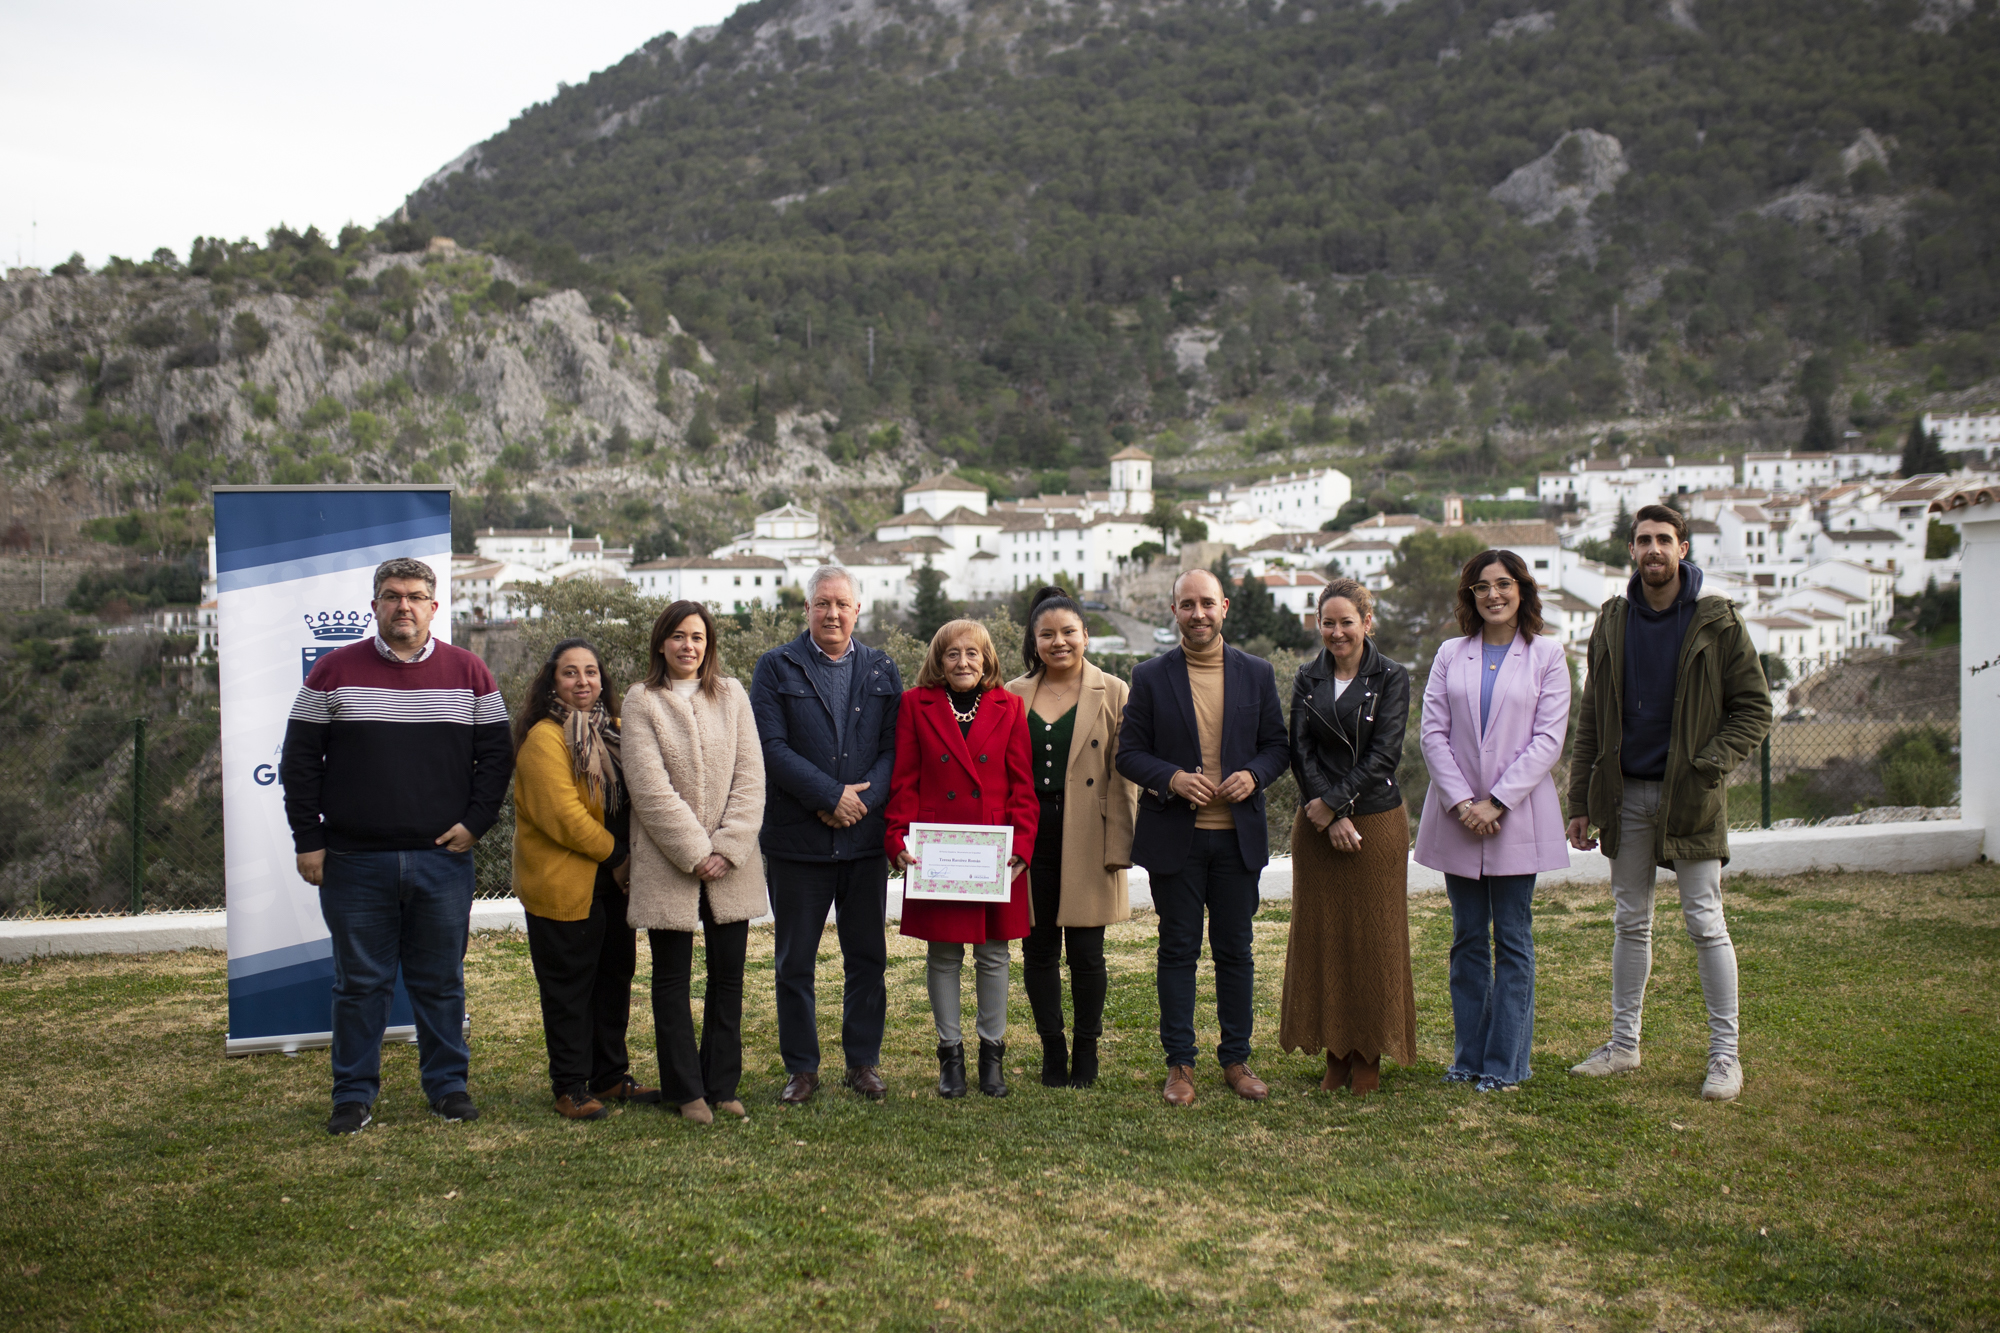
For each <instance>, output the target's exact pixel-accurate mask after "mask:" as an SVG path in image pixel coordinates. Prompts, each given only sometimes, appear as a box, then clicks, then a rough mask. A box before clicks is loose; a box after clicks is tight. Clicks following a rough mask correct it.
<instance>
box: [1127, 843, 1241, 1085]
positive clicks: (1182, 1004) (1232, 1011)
mask: <svg viewBox="0 0 2000 1333" xmlns="http://www.w3.org/2000/svg"><path fill="white" fill-rule="evenodd" d="M1257 880H1258V874H1257V872H1256V871H1255V870H1252V869H1250V868H1249V867H1248V866H1246V865H1244V864H1243V853H1242V850H1241V849H1240V848H1239V847H1238V846H1237V842H1236V830H1234V829H1204V828H1198V829H1196V830H1195V831H1194V845H1193V846H1192V847H1190V848H1189V849H1188V858H1187V862H1186V864H1184V865H1183V866H1182V867H1181V868H1180V869H1179V870H1178V871H1176V872H1175V873H1173V874H1171V875H1155V876H1153V910H1154V911H1156V912H1158V913H1159V914H1160V952H1159V971H1158V975H1157V981H1156V985H1157V986H1158V988H1159V995H1160V1045H1161V1047H1162V1048H1163V1049H1164V1050H1165V1051H1166V1053H1167V1063H1168V1064H1169V1065H1192V1064H1193V1063H1194V993H1195V964H1197V963H1198V962H1200V961H1201V927H1202V914H1203V912H1204V910H1205V911H1206V912H1207V914H1208V952H1209V955H1210V957H1212V958H1214V960H1215V1017H1216V1022H1217V1024H1218V1025H1219V1026H1220V1027H1221V1028H1222V1041H1221V1042H1220V1043H1219V1044H1218V1045H1217V1046H1216V1048H1215V1058H1216V1059H1217V1060H1219V1061H1221V1062H1222V1064H1223V1065H1224V1066H1228V1065H1238V1064H1245V1063H1247V1062H1248V1061H1249V1059H1250V1007H1251V999H1252V994H1253V992H1254V990H1255V988H1256V981H1257V965H1256V963H1255V962H1254V961H1253V960H1252V958H1251V956H1250V936H1251V926H1250V919H1251V918H1252V917H1254V916H1256V915H1257Z"/></svg>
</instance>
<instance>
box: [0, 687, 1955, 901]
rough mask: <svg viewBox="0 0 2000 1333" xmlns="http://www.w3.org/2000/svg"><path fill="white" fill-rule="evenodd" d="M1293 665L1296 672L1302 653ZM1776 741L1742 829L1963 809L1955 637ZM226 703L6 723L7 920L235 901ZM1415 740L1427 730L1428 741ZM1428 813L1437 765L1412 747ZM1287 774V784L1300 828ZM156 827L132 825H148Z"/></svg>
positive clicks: (479, 855)
mask: <svg viewBox="0 0 2000 1333" xmlns="http://www.w3.org/2000/svg"><path fill="white" fill-rule="evenodd" d="M1281 656H1286V657H1287V660H1285V661H1283V662H1280V663H1279V664H1278V665H1280V666H1281V667H1282V668H1284V670H1283V671H1282V672H1281V675H1282V677H1283V679H1284V680H1285V681H1286V682H1287V684H1288V683H1289V679H1290V669H1291V668H1292V667H1293V666H1294V665H1295V663H1294V662H1293V661H1292V660H1289V655H1281ZM1765 669H1766V670H1767V671H1768V672H1769V673H1770V674H1771V676H1772V678H1773V682H1774V683H1773V689H1772V699H1773V703H1774V705H1775V707H1776V711H1777V718H1776V720H1775V721H1774V723H1773V725H1772V728H1771V736H1770V740H1769V742H1768V743H1767V744H1766V745H1765V746H1764V747H1762V748H1761V749H1760V750H1759V752H1758V753H1756V754H1753V755H1752V756H1751V757H1750V758H1749V759H1748V760H1747V761H1745V763H1744V764H1743V765H1742V766H1741V767H1740V768H1739V769H1737V771H1736V772H1735V773H1734V774H1732V775H1731V777H1730V782H1729V819H1730V823H1731V825H1732V826H1733V827H1736V828H1758V827H1796V826H1797V825H1799V824H1802V823H1806V824H1811V823H1873V822H1878V821H1888V820H1892V819H1927V818H1928V819H1936V818H1949V817H1954V816H1955V815H1956V813H1957V811H1956V806H1957V804H1958V783H1959V767H1960V755H1959V719H1958V650H1957V648H1956V647H1945V648H1938V649H1922V650H1915V651H1905V652H1902V653H1897V654H1893V655H1892V654H1873V653H1861V654H1856V655H1854V656H1852V657H1849V658H1847V659H1846V660H1844V661H1842V662H1839V663H1832V664H1829V663H1824V662H1821V661H1819V660H1818V659H1814V658H1806V659H1792V660H1782V659H1770V660H1767V661H1766V663H1765ZM219 736H220V731H219V726H218V721H217V717H216V713H215V709H214V705H213V703H212V702H210V703H206V704H200V705H195V704H191V705H190V706H189V707H188V708H186V709H185V710H183V711H180V712H176V713H172V714H169V715H165V716H153V717H139V718H135V717H131V716H127V715H124V714H121V713H117V712H114V711H111V710H108V709H99V710H96V711H94V712H90V713H86V714H85V715H84V716H82V717H80V718H76V719H73V720H68V721H62V722H54V721H49V722H42V721H38V720H37V718H36V717H35V716H34V715H33V714H24V715H22V716H20V717H17V718H14V719H11V720H9V721H8V722H7V723H6V724H5V728H4V730H0V917H26V916H54V917H75V916H108V915H119V914H124V913H129V912H145V911H185V910H201V909H215V908H220V907H222V906H223V850H222V762H221V748H220V740H219ZM1412 745H1414V742H1412ZM1403 779H1404V783H1405V787H1406V791H1407V792H1408V795H1409V796H1410V798H1411V800H1412V802H1413V807H1412V814H1413V815H1414V814H1415V813H1416V810H1417V809H1418V808H1420V805H1421V801H1422V799H1423V789H1424V786H1425V785H1426V782H1427V775H1425V774H1423V772H1422V764H1421V759H1420V758H1418V759H1416V760H1415V761H1414V762H1411V761H1410V760H1407V759H1406V763H1405V771H1404V774H1403ZM1296 802H1297V796H1296V794H1295V792H1294V791H1293V789H1292V786H1291V777H1290V775H1289V774H1287V775H1286V776H1285V777H1283V778H1281V779H1280V781H1279V782H1278V783H1276V784H1273V787H1272V790H1271V792H1270V820H1271V826H1272V836H1273V843H1272V845H1273V846H1274V847H1278V848H1282V847H1284V846H1285V845H1286V842H1287V839H1288V838H1289V836H1290V827H1291V818H1292V811H1293V809H1294V808H1295V805H1296ZM134 828H137V829H138V830H140V836H139V837H138V838H137V839H136V845H135V839H134V837H133V829H134ZM513 840H514V805H513V800H512V798H511V797H510V798H509V799H508V801H507V802H506V804H505V805H503V806H502V807H501V811H500V818H499V820H498V822H496V823H495V824H494V826H493V828H492V829H491V830H490V831H488V833H487V834H486V836H485V837H484V838H482V839H481V840H480V842H479V844H478V848H477V850H476V852H475V855H474V863H475V873H476V876H477V881H476V883H477V887H476V890H475V892H476V893H477V896H479V897H481V898H505V897H508V896H510V895H511V894H512V893H513V864H512V854H513Z"/></svg>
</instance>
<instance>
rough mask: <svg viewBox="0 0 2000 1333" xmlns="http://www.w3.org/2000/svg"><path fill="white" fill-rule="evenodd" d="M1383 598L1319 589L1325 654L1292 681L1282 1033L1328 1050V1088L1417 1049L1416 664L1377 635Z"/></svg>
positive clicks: (1356, 1080) (1361, 1080) (1372, 1083)
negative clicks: (1411, 902)
mask: <svg viewBox="0 0 2000 1333" xmlns="http://www.w3.org/2000/svg"><path fill="white" fill-rule="evenodd" d="M1374 629H1375V599H1374V598H1373V597H1372V596H1371V595H1370V594H1369V592H1368V590H1367V588H1365V587H1363V586H1362V585H1361V584H1360V583H1358V582H1356V581H1355V580H1353V579H1335V580H1333V581H1332V582H1331V583H1329V584H1327V586H1326V588H1325V589H1324V590H1322V591H1321V593H1320V602H1319V633H1320V641H1321V643H1322V644H1323V645H1324V649H1323V651H1322V652H1321V653H1320V654H1319V656H1318V657H1315V658H1313V659H1312V660H1311V661H1309V662H1307V663H1306V664H1305V665H1303V666H1301V667H1300V668H1299V672H1298V676H1297V677H1296V678H1295V679H1294V680H1293V682H1292V772H1293V774H1294V775H1295V776H1296V777H1297V778H1298V784H1299V801H1300V808H1299V813H1298V816H1297V818H1296V819H1294V820H1293V823H1292V929H1291V937H1290V941H1289V943H1288V945H1287V947H1286V952H1285V990H1284V1001H1283V1007H1282V1018H1281V1020H1280V1023H1279V1028H1278V1042H1279V1044H1280V1045H1281V1046H1283V1047H1284V1048H1285V1049H1286V1050H1288V1051H1304V1052H1307V1053H1312V1052H1317V1051H1322V1050H1323V1051H1325V1052H1326V1077H1325V1078H1324V1079H1322V1080H1321V1082H1320V1087H1322V1088H1324V1089H1325V1090H1326V1091H1328V1092H1332V1091H1334V1090H1335V1089H1336V1088H1341V1087H1351V1088H1352V1089H1353V1091H1354V1094H1355V1095H1356V1096H1363V1095H1365V1094H1367V1093H1370V1092H1373V1091H1375V1089H1376V1088H1377V1087H1378V1086H1380V1080H1381V1062H1382V1057H1383V1056H1384V1055H1388V1056H1391V1057H1393V1058H1394V1059H1395V1060H1396V1061H1397V1062H1398V1063H1400V1064H1406V1065H1407V1064H1411V1063H1414V1062H1415V1060H1416V1045H1417V1029H1416V990H1415V985H1414V983H1413V981H1412V979H1411V975H1410V918H1409V908H1408V902H1407V898H1406V894H1407V892H1408V878H1409V876H1408V858H1409V850H1410V824H1409V819H1408V816H1407V815H1406V814H1405V813H1404V811H1403V793H1402V789H1401V788H1400V787H1399V786H1397V784H1396V766H1397V765H1398V764H1399V763H1400V762H1401V761H1402V758H1403V733H1404V728H1405V726H1406V724H1407V722H1408V720H1409V713H1410V675H1409V672H1407V671H1405V670H1404V669H1403V667H1402V666H1401V665H1400V664H1398V663H1396V662H1393V661H1391V660H1390V659H1389V658H1387V657H1385V656H1384V655H1383V654H1382V652H1381V651H1380V650H1379V649H1377V648H1376V647H1375V644H1374V642H1373V640H1372V639H1371V638H1370V635H1372V634H1373V633H1374Z"/></svg>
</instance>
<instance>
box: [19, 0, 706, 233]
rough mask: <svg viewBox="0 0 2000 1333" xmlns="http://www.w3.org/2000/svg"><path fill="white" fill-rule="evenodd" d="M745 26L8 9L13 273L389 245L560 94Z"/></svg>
mask: <svg viewBox="0 0 2000 1333" xmlns="http://www.w3.org/2000/svg"><path fill="white" fill-rule="evenodd" d="M735 8H736V0H654V2H653V3H638V2H637V0H567V2H566V3H564V4H560V5H556V4H546V3H545V4H530V3H526V0H485V2H484V3H481V4H477V5H474V4H445V3H437V2H436V0H397V2H396V3H388V2H387V0H347V2H346V3H340V4H332V5H304V4H271V3H269V2H268V0H262V2H260V3H251V2H250V0H0V258H4V264H5V265H6V266H12V265H14V264H15V263H17V262H22V263H28V264H34V265H38V266H39V267H41V268H43V269H47V268H49V267H51V266H52V265H55V264H58V263H61V262H62V261H63V259H65V258H67V257H68V255H69V254H70V252H71V251H76V250H80V251H82V252H83V255H84V257H85V258H86V259H88V260H89V261H90V263H91V264H92V265H93V266H96V265H99V264H102V263H103V262H104V260H105V258H106V257H107V256H109V255H113V254H118V255H124V256H125V257H126V258H128V259H143V258H145V257H146V256H148V255H150V254H152V252H153V250H154V249H155V248H156V247H158V246H162V245H165V246H171V247H172V248H173V250H174V252H175V253H176V254H177V255H179V256H181V257H182V258H183V259H185V258H186V257H187V249H188V242H189V240H191V239H192V238H193V237H195V236H224V237H228V238H229V239H231V240H234V239H236V238H238V237H242V236H249V237H252V238H253V239H256V240H258V241H261V240H262V239H263V236H264V232H265V231H266V230H267V229H268V228H270V227H273V226H275V225H277V224H278V223H280V222H284V223H287V224H289V225H290V226H292V227H295V228H298V229H299V230H304V229H305V228H306V227H307V226H309V225H316V226H318V227H319V228H320V230H322V231H324V232H326V233H328V234H329V235H331V234H333V233H334V232H337V231H338V230H339V229H340V227H341V226H342V225H343V224H345V223H347V222H349V221H354V222H360V223H363V224H372V223H374V222H376V221H378V220H379V219H381V218H382V217H383V216H385V215H387V214H388V213H390V212H392V211H394V209H395V207H396V205H397V204H399V203H400V202H402V199H403V196H404V195H406V194H407V193H409V191H411V190H413V189H415V188H416V186H417V185H418V184H419V183H420V182H421V181H422V180H423V179H424V177H426V176H428V175H430V174H431V173H432V172H433V171H435V170H437V169H438V168H439V167H441V166H443V165H444V164H445V163H446V162H449V161H450V160H451V159H453V158H454V157H457V156H458V155H459V153H461V152H463V151H464V150H465V149H466V148H468V147H469V146H471V145H472V144H474V143H477V142H479V141H480V140H481V139H485V138H487V137H489V136H490V135H492V134H494V133H496V132H497V131H499V130H501V129H504V128H505V127H506V125H507V122H508V121H510V120H512V119H513V118H514V117H515V116H516V115H517V114H519V113H520V112H521V110H522V109H523V108H525V107H527V106H529V105H531V104H532V103H535V102H540V101H546V100H548V99H549V98H550V97H552V96H553V95H554V94H555V91H556V83H557V82H558V81H559V80H560V81H563V82H567V83H581V82H582V81H583V80H584V79H585V78H587V77H589V75H590V74H591V73H592V72H593V71H595V70H600V69H603V68H605V67H606V66H608V65H612V64H615V63H617V62H618V61H619V60H620V59H622V58H623V57H624V56H625V55H627V54H628V53H629V52H631V51H632V50H634V49H635V48H637V47H638V46H639V45H640V44H641V43H643V42H645V41H646V40H647V39H649V38H652V37H655V36H658V35H659V34H660V33H663V32H669V31H671V32H677V33H686V32H688V31H689V30H691V29H693V28H697V27H702V26H706V25H708V24H711V23H717V22H720V21H721V20H722V19H723V17H725V16H726V15H727V14H728V13H729V12H730V11H731V10H733V9H735ZM17 256H18V259H17Z"/></svg>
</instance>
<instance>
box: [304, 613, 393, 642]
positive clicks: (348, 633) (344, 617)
mask: <svg viewBox="0 0 2000 1333" xmlns="http://www.w3.org/2000/svg"><path fill="white" fill-rule="evenodd" d="M302 618H303V619H304V620H305V622H306V628H307V629H309V630H311V631H312V636H313V637H314V638H315V639H358V638H360V637H361V636H362V635H364V634H366V633H367V632H368V625H369V622H370V621H372V620H374V619H375V613H374V612H373V611H322V612H320V613H319V614H318V615H317V616H315V615H313V614H312V613H311V612H306V613H305V614H304V615H303V617H302Z"/></svg>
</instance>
